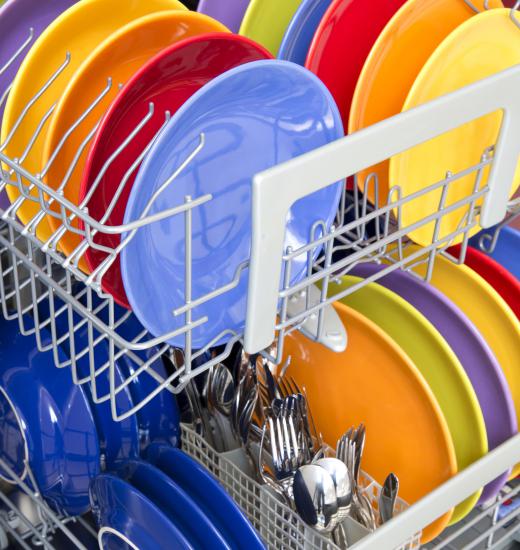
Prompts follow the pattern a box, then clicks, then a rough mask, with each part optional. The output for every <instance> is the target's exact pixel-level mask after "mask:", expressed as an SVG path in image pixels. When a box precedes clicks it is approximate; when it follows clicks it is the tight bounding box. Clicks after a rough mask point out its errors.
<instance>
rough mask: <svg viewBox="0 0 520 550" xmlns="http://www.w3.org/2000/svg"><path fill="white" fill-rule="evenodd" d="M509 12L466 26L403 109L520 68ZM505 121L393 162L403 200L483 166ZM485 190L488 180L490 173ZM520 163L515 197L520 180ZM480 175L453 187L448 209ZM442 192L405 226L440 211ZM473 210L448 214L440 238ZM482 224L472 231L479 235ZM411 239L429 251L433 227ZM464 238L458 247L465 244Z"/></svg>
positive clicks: (422, 203) (412, 210)
mask: <svg viewBox="0 0 520 550" xmlns="http://www.w3.org/2000/svg"><path fill="white" fill-rule="evenodd" d="M509 11H510V10H509V9H505V8H502V9H495V10H490V11H488V12H484V13H480V14H478V15H476V16H475V17H472V18H471V19H469V20H468V21H466V22H465V23H463V24H462V25H460V26H459V27H458V28H457V29H456V30H455V31H454V32H452V33H451V34H450V35H449V36H448V38H446V39H445V40H444V41H443V42H442V44H441V45H440V46H439V47H438V48H437V49H436V50H435V52H434V54H433V55H432V56H431V57H430V59H429V60H428V62H427V63H426V64H425V65H424V67H423V69H422V70H421V72H420V74H419V76H418V77H417V80H416V81H415V83H414V85H413V87H412V89H411V90H410V93H409V94H408V97H407V98H406V102H405V104H404V107H403V110H407V109H410V108H412V107H415V106H417V105H419V104H421V103H425V102H427V101H429V100H432V99H435V98H437V97H439V96H442V95H444V94H447V93H449V92H453V91H455V90H457V89H459V88H461V87H463V86H466V85H468V84H471V83H473V82H476V81H478V80H480V79H483V78H486V77H488V76H490V75H493V74H495V73H497V72H499V71H501V70H505V69H507V68H508V67H511V66H513V65H516V64H518V63H520V32H519V30H518V28H517V27H516V26H515V24H514V23H513V22H512V21H511V19H510V17H509ZM501 119H502V114H501V113H499V112H495V113H490V114H488V115H486V116H484V117H481V118H479V119H477V120H476V121H472V122H470V123H468V124H465V125H463V126H461V127H459V128H456V129H455V130H452V131H450V132H447V133H445V134H443V135H441V136H439V137H437V138H435V139H433V140H431V141H429V142H426V143H424V144H422V145H418V146H416V147H414V148H412V149H410V150H408V151H405V152H404V153H401V154H399V155H397V156H395V157H393V158H392V159H391V160H390V182H392V184H395V185H400V186H401V187H402V190H403V196H406V195H410V194H411V193H414V192H416V191H419V190H421V189H424V188H425V187H427V186H428V185H431V184H433V183H436V182H438V181H441V180H442V179H444V178H445V176H446V172H447V171H451V172H455V173H456V172H459V171H461V170H465V169H467V168H469V167H470V166H473V165H475V164H478V162H479V161H480V159H481V156H482V154H483V152H484V150H485V149H486V148H487V147H489V146H490V145H494V144H495V143H496V140H497V136H498V131H499V127H500V123H501ZM484 172H485V173H484V177H483V178H482V182H481V185H484V184H485V183H486V181H487V172H488V171H487V170H486V171H484ZM519 178H520V164H519V165H518V167H517V171H516V174H515V178H514V184H513V186H512V188H511V194H512V193H513V191H514V190H515V189H516V187H517V186H518V183H519V181H520V179H519ZM474 185H475V174H474V173H473V174H469V175H468V176H466V177H464V178H461V179H459V180H457V181H456V182H454V183H452V184H451V185H450V188H449V190H448V193H447V200H446V204H447V205H450V204H453V203H454V202H457V201H458V200H461V199H462V198H465V197H467V196H468V195H470V194H471V193H472V190H473V187H474ZM440 196H441V189H438V190H436V191H434V192H430V193H427V194H426V195H424V196H422V197H420V198H418V199H415V200H413V201H412V202H410V203H408V204H407V205H405V206H403V208H402V213H401V215H402V222H403V227H405V226H407V225H409V224H412V223H414V222H416V221H418V220H420V219H421V218H424V217H425V216H428V215H429V214H432V213H433V212H436V211H437V209H438V205H439V200H440ZM467 210H468V207H467V206H466V207H462V208H458V209H457V210H455V211H454V212H451V213H449V214H446V215H445V216H444V217H443V221H442V223H441V226H440V234H439V236H440V237H445V236H446V235H449V234H450V233H452V232H453V231H454V230H455V229H456V228H457V226H458V225H459V223H460V221H461V220H462V219H463V216H464V214H466V212H467ZM479 229H480V228H479V226H478V224H477V225H476V227H475V228H474V229H473V230H472V231H471V234H474V233H476V232H478V231H479ZM409 236H410V238H411V239H413V240H414V241H415V242H417V243H419V244H421V245H423V246H426V245H428V244H431V242H432V236H433V222H432V223H429V224H427V225H424V226H421V227H420V228H418V229H416V230H414V231H411V232H410V234H409ZM461 240H462V236H461V235H459V236H458V237H457V239H456V240H454V241H453V242H460V241H461Z"/></svg>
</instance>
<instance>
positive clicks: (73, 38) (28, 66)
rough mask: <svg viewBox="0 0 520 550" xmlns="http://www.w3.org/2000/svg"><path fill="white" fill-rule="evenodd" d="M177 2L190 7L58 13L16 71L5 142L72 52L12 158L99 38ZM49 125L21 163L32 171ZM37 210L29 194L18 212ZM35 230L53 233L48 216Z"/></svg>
mask: <svg viewBox="0 0 520 550" xmlns="http://www.w3.org/2000/svg"><path fill="white" fill-rule="evenodd" d="M176 8H178V9H186V8H185V7H184V6H183V5H182V4H181V3H180V2H179V1H178V0H82V1H81V2H78V3H77V4H75V5H74V6H72V7H71V8H70V9H68V10H67V11H66V12H65V13H63V14H62V15H61V16H60V17H58V19H56V20H55V21H54V22H53V23H52V24H51V25H50V26H49V27H47V29H46V30H45V31H44V32H43V33H42V34H41V36H40V37H39V38H38V40H37V41H36V42H35V44H34V46H33V47H32V48H31V50H30V51H29V53H28V54H27V56H26V58H25V60H24V61H23V63H22V64H21V66H20V69H19V70H18V72H17V74H16V78H15V80H14V82H13V87H12V90H11V93H10V94H9V99H8V100H7V104H6V107H5V112H4V118H3V121H2V132H1V138H0V141H1V142H3V141H4V140H5V138H6V137H7V136H8V135H9V133H10V132H11V130H12V128H13V127H14V125H15V123H16V121H17V119H18V117H19V116H20V113H21V112H22V111H23V110H24V109H25V107H26V105H27V103H28V102H29V101H30V100H31V99H32V98H33V97H34V96H35V95H36V93H37V92H38V91H39V90H40V89H41V88H42V86H43V85H44V84H45V83H46V82H47V81H48V80H49V78H50V77H51V75H52V74H53V73H54V72H55V71H57V69H58V68H59V67H61V66H62V65H63V63H64V62H65V59H66V54H67V53H70V61H69V63H68V65H67V67H66V69H65V70H64V71H63V72H62V73H61V74H60V75H59V76H57V77H56V79H55V80H54V81H53V83H52V86H50V87H49V88H48V89H47V90H46V92H45V93H44V94H43V95H42V96H41V97H40V98H39V99H38V101H37V102H36V103H35V104H34V105H33V107H32V108H31V110H30V112H29V113H28V114H27V116H26V117H25V118H24V119H23V122H22V123H21V124H20V126H19V127H18V129H17V131H16V133H15V134H14V135H13V138H12V139H11V141H10V142H9V144H8V146H7V147H6V148H5V150H4V153H5V154H6V155H7V156H8V157H10V158H20V157H21V156H22V154H23V152H24V150H25V148H26V147H27V144H28V143H29V142H30V140H31V138H32V136H33V135H34V133H35V131H36V129H37V127H38V125H39V124H40V121H41V120H42V119H43V118H44V116H46V114H47V113H48V112H49V109H51V107H52V105H54V104H55V103H56V102H57V101H58V100H59V98H60V96H61V94H62V93H63V91H64V90H65V87H66V86H67V84H68V82H69V81H70V79H71V78H72V77H73V75H74V73H75V71H76V69H77V68H78V67H79V66H80V65H81V63H82V62H83V61H84V59H86V58H87V57H88V56H89V55H90V54H91V53H92V51H93V50H94V49H95V48H96V47H97V46H98V45H99V43H100V42H102V41H103V40H105V39H106V38H107V37H108V36H110V35H111V34H112V33H113V32H115V31H117V30H118V29H119V28H121V27H122V26H124V25H126V24H127V23H129V22H130V21H133V20H134V19H137V18H139V17H142V16H144V15H147V14H149V13H154V12H157V11H163V10H172V9H176ZM86 21H95V22H96V24H95V25H85V22H86ZM47 128H48V126H47V125H44V127H43V129H42V131H41V132H40V134H39V135H38V137H37V139H36V140H35V142H34V144H33V145H32V147H31V149H30V150H29V151H28V154H27V156H26V158H25V160H24V161H23V163H22V166H23V168H25V169H26V170H27V171H28V172H30V173H31V174H38V173H39V172H41V170H42V165H41V160H42V152H43V142H44V137H45V134H46V130H47ZM7 193H8V195H9V199H10V200H11V201H14V200H16V199H17V198H18V197H19V192H18V190H17V189H16V188H14V187H8V189H7ZM32 193H33V194H34V196H35V197H36V196H37V195H38V191H37V189H36V188H34V189H33V190H32ZM39 211H40V205H39V203H36V202H33V201H28V200H25V201H24V202H23V204H22V205H21V207H20V208H19V209H18V211H17V215H18V217H19V218H20V220H21V221H22V223H24V224H27V223H28V222H29V221H30V220H31V219H32V218H34V216H35V215H36V214H37V213H38V212H39ZM36 232H37V235H38V237H39V238H40V239H41V240H42V241H46V240H47V239H48V238H49V237H50V236H51V229H50V227H49V224H48V222H47V220H46V219H42V220H41V221H40V223H39V224H38V227H37V230H36Z"/></svg>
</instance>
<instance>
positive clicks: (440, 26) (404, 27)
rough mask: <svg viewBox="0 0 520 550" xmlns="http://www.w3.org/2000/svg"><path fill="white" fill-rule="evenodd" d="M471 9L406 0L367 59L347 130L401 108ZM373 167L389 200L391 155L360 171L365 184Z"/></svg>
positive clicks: (438, 0)
mask: <svg viewBox="0 0 520 550" xmlns="http://www.w3.org/2000/svg"><path fill="white" fill-rule="evenodd" d="M480 3H481V4H482V0H480ZM476 5H477V6H478V2H477V3H476ZM501 6H502V3H501V2H500V0H491V1H490V2H489V7H490V8H495V7H501ZM480 7H482V6H480ZM473 15H475V11H474V10H473V9H472V8H470V7H469V6H468V5H467V4H466V3H465V2H461V1H460V0H409V1H408V2H405V3H404V4H403V6H402V7H401V9H400V10H399V11H398V12H397V13H396V14H395V15H394V16H393V17H392V19H390V21H389V22H388V24H387V25H386V27H385V28H384V29H383V31H382V33H381V34H380V35H379V37H378V39H377V40H376V42H375V44H374V46H373V47H372V49H371V50H370V54H369V56H368V57H367V59H366V61H365V64H364V65H363V70H362V71H361V74H360V75H359V80H358V81H357V85H356V89H355V92H354V98H353V100H352V107H351V109H350V116H349V126H348V131H349V133H353V132H356V131H357V130H360V129H361V128H366V127H367V126H370V125H371V124H375V123H376V122H379V121H381V120H384V119H386V118H389V117H391V116H393V115H396V114H398V113H400V112H401V110H402V108H403V104H404V102H405V100H406V96H407V94H408V92H409V91H410V88H411V87H412V85H413V83H414V81H415V79H416V78H417V75H418V74H419V72H420V71H421V69H422V67H423V65H424V64H425V63H426V61H428V58H429V57H430V55H431V54H432V53H433V52H434V51H435V48H437V46H438V45H439V44H440V43H441V42H442V41H443V40H444V39H445V38H446V37H447V36H448V35H449V34H450V33H451V32H452V31H453V30H454V29H456V28H457V27H458V26H459V25H460V24H461V23H463V22H464V21H466V20H467V19H469V18H470V17H472V16H473ZM389 83H392V84H391V85H389ZM372 172H376V173H377V175H378V182H379V188H378V191H379V197H380V200H381V199H382V200H383V201H386V197H387V196H388V161H385V162H382V163H381V164H379V165H377V166H373V167H371V168H370V169H367V170H364V171H363V172H361V173H360V174H359V175H358V182H359V184H360V186H361V189H364V185H363V182H364V181H365V179H366V177H367V176H368V174H369V173H372ZM367 193H368V197H369V199H370V200H371V201H372V203H374V201H375V196H374V195H375V193H374V188H373V186H369V189H367Z"/></svg>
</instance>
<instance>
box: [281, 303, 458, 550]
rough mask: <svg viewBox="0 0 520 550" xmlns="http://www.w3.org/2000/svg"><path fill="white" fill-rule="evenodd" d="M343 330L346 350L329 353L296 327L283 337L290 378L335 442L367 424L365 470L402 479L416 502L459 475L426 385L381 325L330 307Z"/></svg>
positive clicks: (403, 489) (428, 534) (430, 534)
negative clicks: (393, 473) (360, 424)
mask: <svg viewBox="0 0 520 550" xmlns="http://www.w3.org/2000/svg"><path fill="white" fill-rule="evenodd" d="M334 307H335V308H336V311H337V312H338V314H339V316H340V318H341V320H342V321H343V323H344V324H345V326H346V327H347V330H348V347H347V349H346V351H344V352H343V353H334V352H333V351H331V350H329V349H327V348H325V347H324V346H322V345H321V344H317V343H315V342H311V341H310V340H308V339H307V338H305V337H304V336H303V335H302V334H301V333H299V332H293V333H291V334H290V335H289V336H288V337H287V338H286V344H285V347H284V350H285V354H286V356H288V355H291V364H290V366H289V368H288V370H287V376H293V377H294V378H295V380H296V381H297V382H298V384H299V385H300V386H304V387H305V388H306V390H307V394H308V397H309V401H310V406H311V409H312V414H313V417H314V419H315V421H316V424H317V428H318V430H319V431H321V432H322V433H323V436H324V438H325V441H327V442H328V443H329V444H330V445H335V444H336V441H337V439H338V438H339V437H340V436H341V435H342V434H343V433H344V432H345V431H346V429H347V428H348V427H350V426H352V425H357V424H359V423H360V422H364V423H365V425H366V427H367V442H366V447H365V451H364V453H363V463H362V468H363V469H364V470H366V471H367V472H368V473H369V474H370V475H372V476H373V477H375V479H376V480H377V481H379V483H382V482H383V481H384V479H385V477H386V476H387V474H388V472H395V473H396V475H397V476H398V477H399V494H400V496H401V497H402V498H404V499H405V500H406V501H407V502H409V503H413V502H416V501H417V500H419V499H420V498H421V497H423V496H425V495H426V494H427V493H429V492H430V491H432V490H433V489H435V488H436V487H437V486H439V485H440V484H442V483H443V482H445V481H446V480H448V479H449V478H450V477H452V476H453V475H454V474H455V473H456V472H457V462H456V458H455V452H454V449H453V442H452V439H451V436H450V433H449V430H448V427H447V424H446V420H445V418H444V416H443V414H442V412H441V410H440V407H439V404H438V403H437V400H436V399H435V397H434V395H433V393H432V391H431V390H430V388H429V387H428V384H427V383H426V381H425V380H424V378H423V376H422V375H421V373H420V372H419V371H418V370H417V368H416V367H415V365H414V364H413V363H412V361H411V360H410V358H409V357H408V356H407V355H406V354H405V353H404V352H403V351H402V350H401V349H400V348H399V347H398V346H397V345H396V344H395V342H394V341H393V340H392V339H391V338H389V337H388V336H387V335H386V334H385V333H384V332H383V331H382V330H381V329H379V328H378V327H377V325H375V324H374V323H372V322H371V321H370V320H368V319H367V318H365V317H363V316H362V315H360V314H359V313H357V312H356V311H354V310H352V309H350V308H348V307H346V306H345V305H343V304H341V303H339V302H337V303H335V304H334ZM450 517H451V512H448V513H447V514H445V515H444V516H442V517H441V518H439V519H438V520H436V521H435V522H434V523H432V524H431V525H429V526H428V527H426V529H424V531H423V539H422V542H428V541H430V540H431V539H433V538H435V537H436V536H437V535H438V534H439V533H440V532H441V531H442V530H443V529H444V528H445V527H446V525H447V523H448V521H449V519H450Z"/></svg>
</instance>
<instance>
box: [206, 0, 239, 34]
mask: <svg viewBox="0 0 520 550" xmlns="http://www.w3.org/2000/svg"><path fill="white" fill-rule="evenodd" d="M247 6H249V0H216V1H215V0H200V1H199V6H198V8H197V11H198V12H199V13H204V14H206V15H209V16H210V17H213V18H214V19H216V20H217V21H220V22H221V23H223V24H224V25H226V27H227V28H228V29H229V30H230V31H231V32H238V29H240V24H241V23H242V19H243V18H244V13H245V12H246V9H247Z"/></svg>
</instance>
